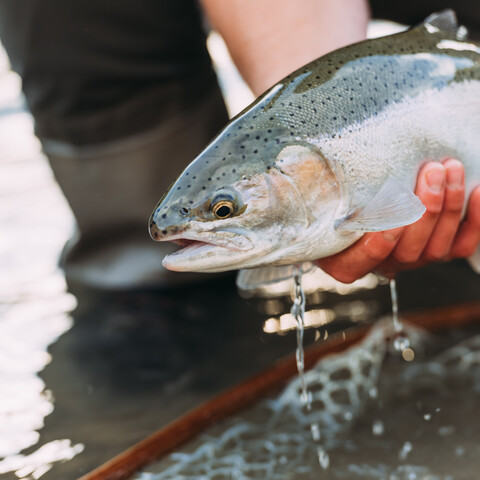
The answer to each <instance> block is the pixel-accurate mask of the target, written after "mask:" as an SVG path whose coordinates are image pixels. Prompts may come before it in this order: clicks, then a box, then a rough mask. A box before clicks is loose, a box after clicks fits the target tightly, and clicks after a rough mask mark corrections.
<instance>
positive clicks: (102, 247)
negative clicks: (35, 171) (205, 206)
mask: <svg viewBox="0 0 480 480" xmlns="http://www.w3.org/2000/svg"><path fill="white" fill-rule="evenodd" d="M134 121H135V120H134V119H132V122H134ZM226 121H227V116H226V112H225V107H224V104H223V99H222V98H221V95H220V93H219V91H218V89H216V88H215V89H213V91H212V92H211V93H210V94H209V95H206V96H205V97H204V99H203V100H202V101H199V102H198V103H197V104H196V105H195V106H193V107H191V108H190V109H185V110H182V111H179V112H178V114H177V115H176V116H174V117H172V118H170V119H169V120H168V121H167V122H164V123H163V124H162V125H160V126H157V127H154V128H152V129H151V131H149V132H145V133H142V134H140V135H136V136H134V137H130V138H125V139H123V140H120V141H115V142H109V143H104V144H100V145H94V146H93V145H90V146H82V147H74V146H72V145H68V144H65V143H61V142H56V141H48V140H44V141H43V142H42V144H43V148H44V151H45V153H46V155H47V157H48V158H49V160H50V163H51V166H52V169H53V171H54V174H55V177H56V179H57V181H58V183H59V184H60V186H61V188H62V190H63V192H64V194H65V196H66V198H67V200H68V202H69V204H70V206H71V208H72V211H73V213H74V215H75V218H76V221H77V232H76V235H75V236H74V238H72V239H71V240H70V241H69V242H68V244H67V245H66V247H65V249H64V252H63V255H62V260H61V265H62V267H63V268H64V270H65V274H66V278H67V281H68V282H69V283H70V284H71V285H72V284H84V285H88V286H93V287H100V288H108V289H118V288H135V287H151V286H160V287H163V286H165V287H168V286H174V285H175V284H177V283H178V282H180V283H182V282H185V281H189V280H192V279H194V278H195V277H196V275H195V274H192V275H191V276H189V275H179V274H173V273H167V270H165V269H164V268H163V267H162V265H161V261H162V258H163V256H164V255H165V254H166V253H167V252H168V251H172V246H170V245H166V244H158V243H155V242H153V241H152V240H151V239H150V237H149V234H148V229H147V223H148V218H149V215H150V213H151V211H152V210H153V208H154V207H155V205H156V203H157V202H158V200H159V199H160V197H161V196H162V195H163V194H164V192H165V191H166V190H167V188H168V187H169V186H170V185H171V183H172V182H173V181H174V180H175V178H176V177H177V176H178V175H179V174H180V173H181V171H182V170H183V169H184V167H185V166H186V165H187V164H188V163H189V162H190V161H192V160H193V159H194V158H195V156H196V155H197V154H198V153H199V152H200V150H201V149H202V148H203V147H204V146H205V145H206V144H207V143H208V141H209V140H210V139H211V138H212V137H213V136H214V135H215V134H216V133H217V132H218V130H219V129H220V128H221V127H222V126H223V125H224V124H225V122H226Z"/></svg>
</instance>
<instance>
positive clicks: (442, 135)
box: [150, 10, 480, 272]
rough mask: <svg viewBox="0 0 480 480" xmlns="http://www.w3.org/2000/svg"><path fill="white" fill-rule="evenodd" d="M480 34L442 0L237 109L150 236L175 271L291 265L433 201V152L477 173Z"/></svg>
mask: <svg viewBox="0 0 480 480" xmlns="http://www.w3.org/2000/svg"><path fill="white" fill-rule="evenodd" d="M479 155H480V45H478V44H476V43H474V42H470V41H466V30H465V28H464V27H459V26H458V25H457V23H456V18H455V14H454V13H453V12H452V11H451V10H446V11H443V12H440V13H437V14H432V15H431V16H430V17H428V18H427V19H426V20H425V21H424V22H423V23H422V24H421V25H419V26H417V27H414V28H412V29H410V30H408V31H406V32H403V33H399V34H395V35H391V36H387V37H383V38H378V39H374V40H367V41H364V42H361V43H357V44H354V45H350V46H348V47H345V48H342V49H340V50H337V51H334V52H332V53H330V54H328V55H325V56H323V57H321V58H319V59H318V60H315V61H313V62H311V63H309V64H307V65H306V66H304V67H303V68H300V69H299V70H297V71H296V72H294V73H292V74H291V75H289V76H288V77H286V78H285V79H284V80H282V81H281V82H279V83H278V84H276V85H275V86H273V87H272V88H271V89H270V90H268V91H267V92H266V93H265V94H263V95H262V96H261V97H259V98H258V99H257V100H256V101H255V102H254V103H253V104H252V105H251V106H249V107H248V108H246V109H245V110H244V111H243V112H242V113H240V114H239V115H238V116H236V117H235V118H233V119H232V121H231V122H230V123H229V124H228V125H227V126H226V127H225V129H224V130H223V131H221V132H220V134H219V135H218V136H217V137H216V138H215V139H214V140H213V141H212V142H211V143H210V144H209V145H208V146H207V147H206V148H205V150H204V151H203V152H202V153H200V155H199V156H198V157H197V158H196V159H195V160H194V161H193V162H192V163H191V164H190V165H189V166H188V167H187V168H186V170H185V171H184V172H183V173H182V174H181V175H180V177H179V178H178V179H177V181H176V182H175V183H174V185H173V186H172V187H171V189H170V190H169V191H168V192H167V193H166V195H165V196H164V197H163V198H162V200H161V201H160V203H159V204H158V206H157V207H156V208H155V210H154V212H153V214H152V216H151V218H150V233H151V236H152V238H153V239H154V240H157V241H173V242H176V243H178V244H180V245H181V246H182V247H183V248H182V249H181V250H179V251H177V252H175V253H174V254H172V255H168V256H167V257H166V258H165V259H164V262H163V263H164V265H165V267H166V268H168V269H170V270H175V271H198V272H220V271H225V270H231V269H240V268H252V267H260V266H266V265H289V264H293V263H299V262H305V261H309V260H315V259H318V258H321V257H325V256H328V255H331V254H334V253H336V252H339V251H341V250H343V249H345V248H346V247H348V246H349V245H351V244H352V243H354V242H355V241H356V240H357V239H358V238H360V237H361V236H362V235H363V234H364V233H365V232H371V231H381V230H387V229H390V228H394V227H398V226H402V225H408V224H411V223H413V222H415V221H416V220H418V219H419V218H420V217H421V216H422V214H423V213H424V210H425V208H424V206H423V205H422V204H421V202H420V200H419V199H418V198H417V197H416V196H415V195H414V194H413V189H414V186H415V181H416V177H417V173H418V170H419V168H420V166H421V165H422V163H423V162H425V160H437V161H441V160H442V159H444V158H445V157H454V158H457V159H459V160H460V161H462V162H463V164H464V166H465V171H466V181H467V193H469V192H470V191H471V190H472V188H473V187H474V186H475V185H476V184H478V183H479V181H480V159H479Z"/></svg>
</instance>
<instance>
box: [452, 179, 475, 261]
mask: <svg viewBox="0 0 480 480" xmlns="http://www.w3.org/2000/svg"><path fill="white" fill-rule="evenodd" d="M479 243H480V187H477V188H476V189H475V190H474V191H473V193H472V194H471V195H470V199H469V201H468V211H467V217H466V219H465V221H464V222H463V223H462V225H461V226H460V229H459V231H458V234H457V236H456V237H455V240H454V241H453V245H452V249H451V252H450V255H451V256H452V258H463V257H469V256H470V255H473V254H474V253H475V250H476V249H477V248H478V244H479Z"/></svg>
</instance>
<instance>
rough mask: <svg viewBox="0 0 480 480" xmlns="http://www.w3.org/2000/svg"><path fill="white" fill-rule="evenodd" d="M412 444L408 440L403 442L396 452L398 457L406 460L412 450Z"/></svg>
mask: <svg viewBox="0 0 480 480" xmlns="http://www.w3.org/2000/svg"><path fill="white" fill-rule="evenodd" d="M412 449H413V446H412V444H411V443H410V442H405V443H404V444H403V446H402V449H401V450H400V452H399V453H398V458H399V459H400V460H406V459H407V457H408V454H409V453H410V452H411V451H412Z"/></svg>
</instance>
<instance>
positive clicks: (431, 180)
mask: <svg viewBox="0 0 480 480" xmlns="http://www.w3.org/2000/svg"><path fill="white" fill-rule="evenodd" d="M425 176H426V180H427V184H428V186H429V188H430V190H431V191H432V192H434V193H440V192H441V191H442V190H443V188H444V187H445V170H444V169H443V168H432V169H431V170H429V171H428V172H427V173H426V175H425Z"/></svg>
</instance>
